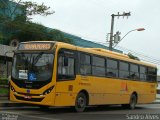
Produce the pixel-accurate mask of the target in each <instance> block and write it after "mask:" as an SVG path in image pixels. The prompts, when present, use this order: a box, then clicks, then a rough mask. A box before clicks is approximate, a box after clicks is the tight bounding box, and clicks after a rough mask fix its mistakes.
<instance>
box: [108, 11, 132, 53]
mask: <svg viewBox="0 0 160 120" xmlns="http://www.w3.org/2000/svg"><path fill="white" fill-rule="evenodd" d="M130 15H131V14H130V12H128V13H125V12H123V14H119V12H118V14H112V15H111V17H112V18H111V31H110V40H109V50H111V51H112V46H113V41H114V40H113V37H114V35H113V29H114V17H115V16H116V17H118V18H119V17H120V16H123V18H124V17H125V16H126V17H127V18H128V16H130Z"/></svg>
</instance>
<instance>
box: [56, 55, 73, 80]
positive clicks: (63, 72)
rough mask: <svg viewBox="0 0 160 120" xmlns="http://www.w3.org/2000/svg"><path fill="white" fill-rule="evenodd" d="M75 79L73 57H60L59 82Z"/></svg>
mask: <svg viewBox="0 0 160 120" xmlns="http://www.w3.org/2000/svg"><path fill="white" fill-rule="evenodd" d="M74 78H75V59H74V58H72V57H66V56H59V58H58V80H69V79H74Z"/></svg>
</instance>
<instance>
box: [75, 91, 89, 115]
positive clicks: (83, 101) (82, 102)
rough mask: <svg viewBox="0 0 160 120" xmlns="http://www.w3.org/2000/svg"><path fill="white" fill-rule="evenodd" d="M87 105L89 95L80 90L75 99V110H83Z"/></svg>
mask: <svg viewBox="0 0 160 120" xmlns="http://www.w3.org/2000/svg"><path fill="white" fill-rule="evenodd" d="M86 106H87V97H86V95H85V94H84V93H83V92H80V93H79V94H78V95H77V97H76V101H75V111H76V112H83V111H84V110H85V108H86Z"/></svg>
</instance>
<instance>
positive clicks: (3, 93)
mask: <svg viewBox="0 0 160 120" xmlns="http://www.w3.org/2000/svg"><path fill="white" fill-rule="evenodd" d="M8 92H9V90H8V88H1V89H0V96H1V95H8Z"/></svg>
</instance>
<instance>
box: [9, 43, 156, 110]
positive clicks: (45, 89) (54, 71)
mask: <svg viewBox="0 0 160 120" xmlns="http://www.w3.org/2000/svg"><path fill="white" fill-rule="evenodd" d="M156 77H157V68H156V66H154V65H151V64H148V63H144V62H141V61H137V60H133V59H130V58H129V57H128V56H127V55H123V54H120V53H116V52H112V51H109V50H105V49H100V48H82V47H77V46H74V45H70V44H67V43H62V42H54V41H36V42H35V41H33V42H22V43H20V44H19V46H18V47H17V50H16V51H15V53H14V57H13V66H12V75H11V80H10V100H11V101H16V102H21V103H29V104H36V105H39V106H46V107H49V106H72V107H74V108H75V110H76V111H77V112H82V111H84V110H85V108H86V106H89V105H109V104H121V105H122V107H124V108H130V109H134V108H135V106H136V104H141V103H151V102H153V101H154V100H155V98H156V87H157V82H156Z"/></svg>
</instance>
